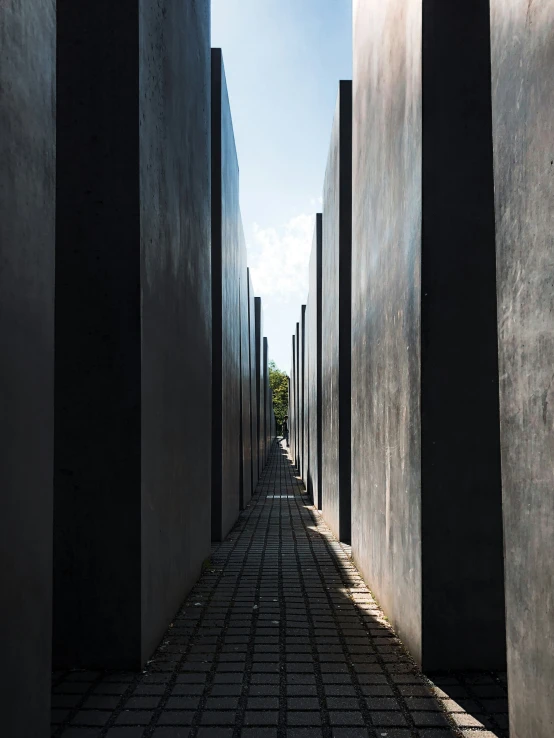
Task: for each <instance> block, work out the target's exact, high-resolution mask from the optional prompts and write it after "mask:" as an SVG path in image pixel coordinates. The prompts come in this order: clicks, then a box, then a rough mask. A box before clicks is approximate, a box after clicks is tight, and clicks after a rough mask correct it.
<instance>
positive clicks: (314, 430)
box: [307, 213, 323, 509]
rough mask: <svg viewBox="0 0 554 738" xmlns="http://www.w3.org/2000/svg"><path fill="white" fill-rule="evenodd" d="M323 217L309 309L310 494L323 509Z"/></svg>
mask: <svg viewBox="0 0 554 738" xmlns="http://www.w3.org/2000/svg"><path fill="white" fill-rule="evenodd" d="M322 233H323V228H322V214H321V213H317V215H316V221H315V229H314V237H313V242H312V251H311V254H310V266H309V297H308V301H309V310H308V329H307V331H308V367H307V372H308V376H309V383H308V407H309V410H308V437H309V448H308V455H309V462H308V485H307V488H308V493H309V495H310V497H311V498H312V501H313V503H314V505H315V506H316V507H317V508H318V509H321V468H322V462H323V460H322V452H321V437H322V426H321V417H322V412H321V347H322V323H321V310H322Z"/></svg>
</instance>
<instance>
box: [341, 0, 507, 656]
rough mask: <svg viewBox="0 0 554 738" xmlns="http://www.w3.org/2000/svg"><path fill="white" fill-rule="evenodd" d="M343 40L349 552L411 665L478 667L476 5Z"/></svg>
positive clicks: (483, 403) (395, 13)
mask: <svg viewBox="0 0 554 738" xmlns="http://www.w3.org/2000/svg"><path fill="white" fill-rule="evenodd" d="M422 21H423V23H422ZM353 28H354V71H353V75H354V90H353V242H352V275H353V283H352V310H353V313H352V433H353V438H352V484H353V488H352V544H353V554H354V557H355V560H356V561H357V562H358V564H359V565H360V566H361V568H362V570H363V571H364V574H365V576H366V578H367V580H368V582H369V584H370V586H371V587H372V589H373V591H374V592H375V595H376V597H377V598H378V600H379V601H380V603H381V604H382V606H383V608H384V610H385V612H386V613H387V615H388V617H389V618H390V620H391V621H392V623H393V624H394V626H395V628H396V629H397V631H398V633H399V635H400V637H401V638H402V639H403V641H404V642H405V643H406V645H407V646H408V648H409V650H410V651H411V653H412V654H413V656H414V657H415V658H416V659H417V660H418V661H419V662H420V663H422V664H423V666H424V667H425V668H426V669H453V668H481V669H488V668H490V669H492V668H495V667H500V666H501V665H502V662H503V661H504V654H505V640H504V601H503V585H502V583H503V563H502V524H501V491H500V469H499V437H498V436H499V434H498V397H497V379H498V374H497V356H496V343H497V340H496V339H497V336H496V305H495V294H496V293H495V273H494V272H495V257H494V212H493V186H492V158H491V157H492V152H491V128H490V119H491V111H490V75H489V68H490V59H489V15H488V7H487V4H486V3H482V2H480V1H479V0H470V1H469V2H466V3H459V4H457V5H452V4H451V3H441V2H438V0H423V2H422V0H408V2H406V0H387V2H378V1H377V0H357V2H355V4H354V19H353ZM422 28H423V29H424V36H422ZM422 69H423V70H424V72H423V74H422V71H421V70H422Z"/></svg>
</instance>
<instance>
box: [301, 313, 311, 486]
mask: <svg viewBox="0 0 554 738" xmlns="http://www.w3.org/2000/svg"><path fill="white" fill-rule="evenodd" d="M309 325H310V311H309V304H308V300H306V309H305V311H304V326H305V336H304V468H303V469H302V480H303V482H304V485H305V486H306V489H307V488H308V476H309V473H310V372H309V362H310V328H309Z"/></svg>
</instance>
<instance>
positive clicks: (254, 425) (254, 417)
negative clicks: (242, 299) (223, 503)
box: [247, 269, 259, 495]
mask: <svg viewBox="0 0 554 738" xmlns="http://www.w3.org/2000/svg"><path fill="white" fill-rule="evenodd" d="M247 285H248V336H249V360H250V369H249V372H250V438H251V442H252V446H251V452H250V460H251V472H250V477H251V484H252V487H251V495H252V494H253V493H254V490H255V489H256V485H257V483H258V479H259V462H258V402H257V394H256V307H255V302H254V300H255V298H254V287H253V285H252V279H251V276H250V269H247Z"/></svg>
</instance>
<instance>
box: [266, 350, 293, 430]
mask: <svg viewBox="0 0 554 738" xmlns="http://www.w3.org/2000/svg"><path fill="white" fill-rule="evenodd" d="M269 386H270V387H271V390H272V392H273V410H274V411H275V421H276V425H277V433H279V434H280V433H281V426H282V424H283V420H284V419H285V415H288V413H289V378H288V376H287V375H286V374H285V372H282V371H281V370H280V369H278V368H277V365H276V364H275V362H274V361H270V362H269Z"/></svg>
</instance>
